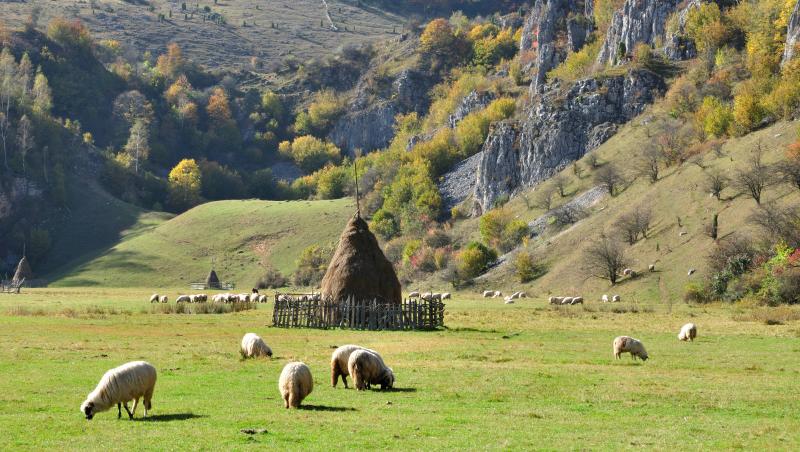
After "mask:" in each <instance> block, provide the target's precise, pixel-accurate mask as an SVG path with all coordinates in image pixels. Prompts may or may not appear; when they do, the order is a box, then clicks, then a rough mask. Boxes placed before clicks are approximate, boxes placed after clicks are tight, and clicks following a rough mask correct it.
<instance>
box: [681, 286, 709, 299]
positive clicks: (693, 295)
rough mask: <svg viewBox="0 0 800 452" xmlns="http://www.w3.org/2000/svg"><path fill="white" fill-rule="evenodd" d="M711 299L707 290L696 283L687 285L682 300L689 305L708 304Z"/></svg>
mask: <svg viewBox="0 0 800 452" xmlns="http://www.w3.org/2000/svg"><path fill="white" fill-rule="evenodd" d="M711 299H712V296H711V294H710V293H709V289H708V288H707V287H706V286H704V285H701V284H697V283H691V284H689V285H687V286H686V293H684V295H683V300H684V301H686V302H690V303H708V302H709V301H711Z"/></svg>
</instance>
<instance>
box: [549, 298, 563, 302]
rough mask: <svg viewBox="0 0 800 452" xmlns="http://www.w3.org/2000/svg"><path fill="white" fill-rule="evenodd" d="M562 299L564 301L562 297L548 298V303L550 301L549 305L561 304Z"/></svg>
mask: <svg viewBox="0 0 800 452" xmlns="http://www.w3.org/2000/svg"><path fill="white" fill-rule="evenodd" d="M563 299H564V297H550V299H549V301H550V304H561V301H562V300H563Z"/></svg>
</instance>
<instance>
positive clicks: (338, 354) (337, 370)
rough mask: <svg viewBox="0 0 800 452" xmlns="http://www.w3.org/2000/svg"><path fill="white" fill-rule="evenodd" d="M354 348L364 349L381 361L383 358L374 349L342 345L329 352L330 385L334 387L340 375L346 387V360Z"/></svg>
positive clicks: (348, 373) (347, 370)
mask: <svg viewBox="0 0 800 452" xmlns="http://www.w3.org/2000/svg"><path fill="white" fill-rule="evenodd" d="M356 350H366V351H368V352H371V353H372V354H374V355H375V356H377V357H378V358H379V359H380V360H381V362H382V361H383V358H382V357H381V355H380V354H379V353H378V352H376V351H375V350H371V349H368V348H366V347H362V346H360V345H352V344H349V345H342V346H341V347H338V348H337V349H336V350H334V351H333V353H332V354H331V386H333V387H334V388H335V387H336V383H338V382H339V376H341V377H342V381H343V382H344V387H345V388H347V376H348V375H350V370H349V369H348V368H347V362H348V361H349V360H350V355H351V354H353V352H354V351H356Z"/></svg>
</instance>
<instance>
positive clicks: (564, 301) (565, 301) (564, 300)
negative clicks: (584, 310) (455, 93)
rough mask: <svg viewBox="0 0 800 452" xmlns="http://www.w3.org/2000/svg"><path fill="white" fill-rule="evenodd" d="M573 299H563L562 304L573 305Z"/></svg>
mask: <svg viewBox="0 0 800 452" xmlns="http://www.w3.org/2000/svg"><path fill="white" fill-rule="evenodd" d="M572 298H573V297H564V298H562V299H561V304H572Z"/></svg>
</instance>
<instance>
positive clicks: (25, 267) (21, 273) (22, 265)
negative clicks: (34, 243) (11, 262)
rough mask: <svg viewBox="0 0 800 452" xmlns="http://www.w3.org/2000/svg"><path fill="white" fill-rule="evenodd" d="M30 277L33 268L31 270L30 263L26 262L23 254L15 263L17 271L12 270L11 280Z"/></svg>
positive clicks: (16, 280)
mask: <svg viewBox="0 0 800 452" xmlns="http://www.w3.org/2000/svg"><path fill="white" fill-rule="evenodd" d="M31 278H33V270H31V265H30V264H29V263H28V259H27V258H26V257H25V256H23V257H22V259H20V261H19V264H17V271H15V272H14V278H13V279H12V280H11V281H12V282H19V281H22V280H23V279H31Z"/></svg>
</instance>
